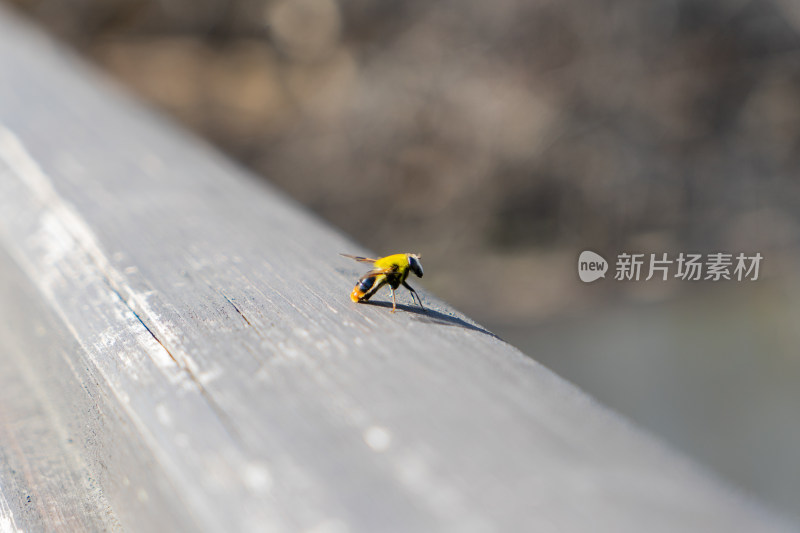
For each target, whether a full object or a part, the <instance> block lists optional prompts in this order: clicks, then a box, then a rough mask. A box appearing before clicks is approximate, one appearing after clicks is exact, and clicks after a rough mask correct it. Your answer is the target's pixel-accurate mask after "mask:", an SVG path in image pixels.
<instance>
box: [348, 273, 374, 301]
mask: <svg viewBox="0 0 800 533" xmlns="http://www.w3.org/2000/svg"><path fill="white" fill-rule="evenodd" d="M373 285H375V278H374V277H369V278H364V279H362V280H360V281H359V282H358V283H356V286H355V287H354V288H353V292H351V293H350V299H351V300H353V301H354V302H358V301H361V300H362V299H364V298H365V297H367V298H369V296H367V293H368V292H369V290H370V289H371V288H372V286H373Z"/></svg>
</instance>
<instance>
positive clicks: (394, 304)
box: [389, 288, 397, 313]
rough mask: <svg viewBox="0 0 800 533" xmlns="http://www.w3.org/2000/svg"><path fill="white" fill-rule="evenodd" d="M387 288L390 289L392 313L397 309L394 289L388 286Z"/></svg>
mask: <svg viewBox="0 0 800 533" xmlns="http://www.w3.org/2000/svg"><path fill="white" fill-rule="evenodd" d="M389 290H390V291H392V313H394V310H395V309H397V302H395V301H394V289H391V288H390V289H389Z"/></svg>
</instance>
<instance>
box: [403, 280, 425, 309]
mask: <svg viewBox="0 0 800 533" xmlns="http://www.w3.org/2000/svg"><path fill="white" fill-rule="evenodd" d="M403 287H405V288H406V289H408V290H409V291H411V300H412V301H414V297H415V296H416V297H417V300H416V301H417V302H419V306H420V307H421V308H422V310H423V311H424V310H425V306H424V305H422V299H421V298H420V297H419V294H417V291H415V290H414V289H413V288H412V287H411V285H409V284H408V283H406V282H405V281H404V282H403Z"/></svg>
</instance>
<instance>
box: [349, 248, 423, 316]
mask: <svg viewBox="0 0 800 533" xmlns="http://www.w3.org/2000/svg"><path fill="white" fill-rule="evenodd" d="M340 255H343V256H344V257H349V258H350V259H355V260H356V261H360V262H362V263H372V266H373V267H374V268H373V269H372V270H370V271H369V272H367V273H366V274H364V275H363V276H361V278H359V280H358V282H356V286H355V287H354V288H353V292H351V293H350V299H351V300H353V301H354V302H366V301H367V300H369V299H370V297H371V296H372V295H373V294H375V293H376V292H378V289H380V288H381V287H383V286H384V285H386V284H387V283H388V284H389V288H390V290H391V291H392V313H394V312H395V309H397V303H396V302H395V299H394V291H395V290H396V289H397V288H398V287H399V286H400V285H402V286H403V287H405V288H406V289H408V290H409V291H411V299H412V300H414V298H415V297H416V302H419V306H420V307H421V308H422V310H423V311H424V310H425V307H424V306H423V305H422V300H420V298H419V294H417V291H415V290H414V289H413V288H412V287H411V285H409V284H408V283H406V278H408V273H409V272H413V273H414V274H416V275H417V276H419V277H420V278H421V277H422V264H420V262H419V258H420V257H421V256H420V255H419V254H411V253H405V254H394V255H387V256H386V257H381V258H379V259H370V258H368V257H359V256H356V255H348V254H340Z"/></svg>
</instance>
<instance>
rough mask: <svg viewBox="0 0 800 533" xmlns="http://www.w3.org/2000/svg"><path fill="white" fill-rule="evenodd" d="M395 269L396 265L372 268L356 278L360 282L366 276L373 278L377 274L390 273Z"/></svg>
mask: <svg viewBox="0 0 800 533" xmlns="http://www.w3.org/2000/svg"><path fill="white" fill-rule="evenodd" d="M395 270H397V267H392V268H376V269H374V270H370V271H369V272H367V273H366V274H364V275H363V276H361V277H360V278H358V281H359V282H361V281H363V280H365V279H367V278H374V277H377V276H385V275H386V274H391V273H392V272H394V271H395Z"/></svg>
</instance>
